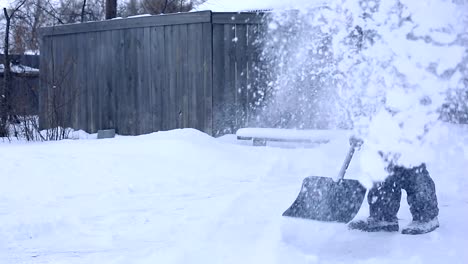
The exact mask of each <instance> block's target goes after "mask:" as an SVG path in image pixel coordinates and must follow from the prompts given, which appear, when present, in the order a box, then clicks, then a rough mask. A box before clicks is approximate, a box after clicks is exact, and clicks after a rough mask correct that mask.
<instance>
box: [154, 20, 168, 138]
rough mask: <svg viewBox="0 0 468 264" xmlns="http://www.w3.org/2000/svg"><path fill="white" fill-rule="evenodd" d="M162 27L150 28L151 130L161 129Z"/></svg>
mask: <svg viewBox="0 0 468 264" xmlns="http://www.w3.org/2000/svg"><path fill="white" fill-rule="evenodd" d="M164 43H165V41H164V27H162V26H160V27H154V28H152V29H151V47H150V49H151V50H150V56H151V76H153V78H151V80H152V87H153V89H152V97H151V106H152V113H153V131H159V130H162V129H163V122H162V120H163V100H164V97H163V90H164V91H165V90H167V88H166V87H167V86H166V83H167V82H166V76H167V73H166V67H165V54H166V52H165V45H164Z"/></svg>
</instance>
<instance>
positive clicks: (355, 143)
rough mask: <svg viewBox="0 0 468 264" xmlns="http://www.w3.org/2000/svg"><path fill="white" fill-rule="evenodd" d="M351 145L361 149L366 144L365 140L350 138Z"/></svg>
mask: <svg viewBox="0 0 468 264" xmlns="http://www.w3.org/2000/svg"><path fill="white" fill-rule="evenodd" d="M349 144H350V145H351V146H353V147H354V148H357V149H360V148H361V146H362V144H364V140H362V139H360V138H358V137H356V136H351V137H350V138H349Z"/></svg>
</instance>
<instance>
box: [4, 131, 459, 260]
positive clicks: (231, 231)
mask: <svg viewBox="0 0 468 264" xmlns="http://www.w3.org/2000/svg"><path fill="white" fill-rule="evenodd" d="M453 140H454V141H456V140H457V139H453ZM343 142H346V139H345V140H344V141H340V142H335V143H330V144H327V145H323V146H321V147H317V148H311V149H283V148H272V147H251V146H245V145H238V144H236V142H235V140H234V139H233V137H225V138H221V139H213V138H211V137H209V136H207V135H204V134H202V133H200V132H197V131H194V130H190V129H188V130H176V131H170V132H163V133H155V134H151V135H146V136H140V137H118V138H116V139H112V140H99V141H98V140H91V139H90V140H75V141H72V140H70V141H63V142H52V143H32V144H24V143H11V144H8V143H0V160H1V163H2V166H0V179H1V181H0V182H1V186H0V223H1V225H0V263H100V264H102V263H441V262H447V263H467V262H468V252H467V251H466V249H465V248H466V246H467V245H468V238H467V235H468V227H467V225H466V220H467V216H468V194H466V192H465V190H466V188H467V187H468V184H467V182H468V180H467V179H466V175H465V173H466V171H468V169H467V168H468V163H467V162H466V159H465V158H464V157H463V156H462V155H459V153H457V152H456V151H455V152H453V151H452V152H450V153H444V155H452V156H449V157H447V156H443V157H446V159H445V160H437V162H435V161H434V162H433V163H432V164H431V163H429V164H428V168H429V169H430V171H431V173H432V174H433V177H434V180H435V182H436V184H437V187H438V195H439V203H440V210H441V215H440V222H441V228H440V229H438V230H437V231H436V232H433V233H431V234H427V235H422V236H404V235H401V234H399V233H392V234H386V233H377V234H368V233H361V232H357V231H349V230H347V228H346V226H345V225H342V224H333V223H317V222H313V221H303V220H297V219H287V218H284V217H281V213H282V212H283V211H284V210H285V209H286V208H287V207H288V206H289V205H290V203H291V202H292V201H293V200H294V199H295V198H296V195H297V192H298V191H299V188H300V184H301V181H302V178H304V177H305V176H308V175H310V174H314V175H324V176H328V175H330V176H332V175H336V173H337V171H338V169H339V166H340V164H341V162H342V159H343V157H344V154H345V152H346V150H347V147H346V146H344V147H341V146H342V145H343V144H345V143H343ZM444 144H445V145H446V144H447V142H445V143H444ZM452 150H453V149H452ZM455 150H456V149H455ZM441 155H442V154H441ZM355 163H356V162H355ZM464 169H467V170H464ZM357 174H359V168H357V167H355V168H353V167H351V169H350V175H349V176H350V177H353V176H355V175H357ZM366 214H367V206H366V204H364V206H363V208H362V210H361V212H360V213H359V217H365V215H366ZM399 216H400V218H401V220H400V224H401V226H404V225H405V224H407V223H408V222H409V220H410V215H409V212H408V207H407V205H406V202H405V199H403V200H402V209H401V210H400V215H399Z"/></svg>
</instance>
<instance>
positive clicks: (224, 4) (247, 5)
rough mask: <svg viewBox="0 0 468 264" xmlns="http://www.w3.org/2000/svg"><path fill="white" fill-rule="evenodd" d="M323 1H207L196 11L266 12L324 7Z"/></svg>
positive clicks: (324, 2)
mask: <svg viewBox="0 0 468 264" xmlns="http://www.w3.org/2000/svg"><path fill="white" fill-rule="evenodd" d="M325 4H326V1H324V0H290V1H284V0H261V1H258V0H257V1H254V0H235V1H233V0H208V1H206V2H205V3H203V4H201V5H200V6H199V7H198V8H197V10H198V11H202V10H211V11H214V12H239V11H249V10H268V9H284V8H300V7H303V6H311V5H312V6H321V5H325Z"/></svg>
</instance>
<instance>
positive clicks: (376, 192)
mask: <svg viewBox="0 0 468 264" xmlns="http://www.w3.org/2000/svg"><path fill="white" fill-rule="evenodd" d="M387 171H388V172H389V173H390V174H389V176H388V177H387V178H386V179H385V180H384V181H383V182H376V183H374V185H373V187H372V188H371V189H370V190H369V192H368V195H367V201H368V203H369V212H370V216H369V217H368V218H367V219H365V220H357V221H353V222H351V223H350V224H349V225H348V227H349V228H350V229H357V230H362V231H367V232H378V231H387V232H397V231H398V230H399V226H398V218H397V213H398V210H399V209H400V200H401V190H402V189H404V190H405V191H406V193H407V201H408V204H409V206H410V212H411V215H412V217H413V221H412V222H411V223H410V224H409V225H408V226H407V227H406V228H404V229H403V230H402V234H411V235H417V234H424V233H428V232H431V231H433V230H435V229H437V228H438V227H439V221H438V218H437V216H438V214H439V208H438V205H437V204H438V203H437V195H436V190H435V184H434V181H433V180H432V179H431V177H430V175H429V172H428V171H427V169H426V165H425V164H424V163H422V164H421V165H419V166H416V167H412V168H407V167H404V166H396V165H393V164H391V163H390V165H389V166H388V168H387Z"/></svg>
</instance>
